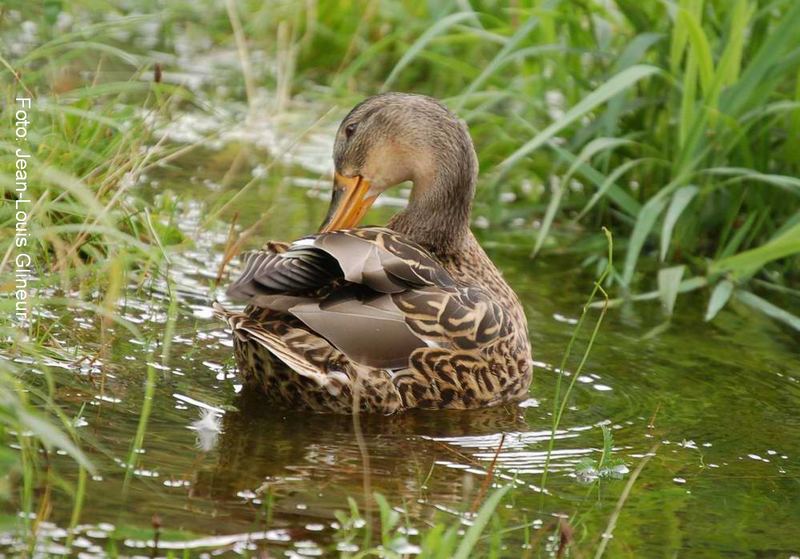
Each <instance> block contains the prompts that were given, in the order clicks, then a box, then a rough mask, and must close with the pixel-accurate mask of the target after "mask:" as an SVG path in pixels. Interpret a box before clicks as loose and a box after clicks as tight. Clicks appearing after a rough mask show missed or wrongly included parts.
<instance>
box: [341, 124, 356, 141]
mask: <svg viewBox="0 0 800 559" xmlns="http://www.w3.org/2000/svg"><path fill="white" fill-rule="evenodd" d="M356 127H358V124H356V123H355V122H351V123H350V124H348V125H347V126H345V128H344V135H345V136H346V137H347V138H348V139H350V137H351V136H352V135H353V134H355V132H356Z"/></svg>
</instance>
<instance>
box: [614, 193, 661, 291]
mask: <svg viewBox="0 0 800 559" xmlns="http://www.w3.org/2000/svg"><path fill="white" fill-rule="evenodd" d="M663 192H665V191H663V190H662V191H661V192H660V193H659V194H657V195H656V196H654V197H653V198H651V199H650V200H649V201H648V202H647V203H646V204H645V205H644V206H643V207H642V211H641V212H639V217H638V218H637V219H636V225H634V226H633V232H632V233H631V238H630V241H629V242H628V251H627V253H626V254H625V265H624V267H623V271H622V284H623V285H625V286H629V285H630V283H631V279H633V272H634V270H635V269H636V262H637V261H638V260H639V253H641V251H642V247H644V243H645V241H646V240H647V237H648V235H650V232H651V231H652V230H653V227H654V226H655V224H656V220H657V219H658V216H659V215H660V214H661V211H662V210H663V209H664V206H666V205H667V201H666V199H665V198H664V196H661V193H663Z"/></svg>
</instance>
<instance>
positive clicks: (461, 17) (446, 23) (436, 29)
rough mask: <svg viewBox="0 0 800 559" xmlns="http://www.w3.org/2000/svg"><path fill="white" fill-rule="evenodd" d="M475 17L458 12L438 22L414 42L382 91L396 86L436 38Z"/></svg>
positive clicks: (469, 13)
mask: <svg viewBox="0 0 800 559" xmlns="http://www.w3.org/2000/svg"><path fill="white" fill-rule="evenodd" d="M474 17H475V14H473V13H471V12H457V13H455V14H450V15H449V16H446V17H443V18H442V19H440V20H439V21H437V22H436V23H435V24H434V25H432V26H431V27H430V28H429V29H427V30H426V31H425V32H424V33H423V34H422V35H420V36H419V38H418V39H417V40H416V41H414V44H413V45H411V46H410V47H409V48H408V50H406V52H405V54H404V55H403V56H402V58H400V60H398V61H397V64H395V66H394V68H392V71H391V72H389V76H388V77H387V78H386V81H384V82H383V86H382V87H381V91H388V89H389V88H390V87H391V86H392V84H394V81H395V80H396V79H397V77H398V76H399V75H400V72H402V71H403V69H404V68H405V67H406V66H408V64H409V63H410V62H411V61H412V60H414V58H415V57H416V56H417V55H418V54H419V53H420V52H421V51H422V50H423V49H424V48H425V47H426V46H427V45H428V43H430V42H431V41H432V40H433V39H434V38H436V37H437V36H438V35H440V34H442V33H444V32H445V31H447V30H448V29H449V28H450V27H452V26H454V25H456V24H457V23H461V22H462V21H466V20H468V19H472V18H474Z"/></svg>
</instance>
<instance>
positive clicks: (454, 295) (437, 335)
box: [215, 93, 531, 413]
mask: <svg viewBox="0 0 800 559" xmlns="http://www.w3.org/2000/svg"><path fill="white" fill-rule="evenodd" d="M333 159H334V163H335V167H336V173H335V178H334V184H333V197H332V200H331V205H330V209H329V211H328V215H327V217H326V218H325V222H324V223H323V225H322V227H321V228H320V232H319V233H318V234H316V235H312V236H310V237H305V238H303V239H300V240H298V241H295V242H294V243H292V244H286V243H274V242H273V243H267V245H266V246H265V247H264V248H263V249H262V250H260V251H257V252H255V253H251V255H250V256H249V258H247V260H246V264H245V269H244V272H243V273H242V275H241V277H239V279H237V280H236V281H235V282H234V283H233V284H232V285H231V286H230V288H229V289H228V294H229V295H230V297H232V298H233V299H238V300H241V301H244V302H247V303H248V307H247V308H246V309H245V310H244V312H232V311H228V310H226V309H224V308H223V307H221V306H220V305H217V304H215V308H216V310H217V313H218V314H219V315H220V316H221V317H223V318H224V319H225V320H226V321H227V323H228V325H229V326H230V328H231V330H232V331H233V336H234V348H235V354H236V361H237V363H238V366H239V369H240V371H241V374H242V376H243V377H244V379H245V380H246V381H247V382H248V383H249V384H251V385H254V386H256V387H257V388H259V389H260V390H262V391H263V392H264V393H265V394H266V395H267V396H268V397H270V398H272V399H274V400H276V401H279V402H282V403H285V404H287V405H289V406H300V407H304V408H310V409H312V410H316V411H331V412H340V413H349V412H352V411H353V410H361V411H374V412H383V413H394V412H397V411H401V410H405V409H409V408H451V409H465V408H477V407H481V406H492V405H497V404H501V403H504V402H511V401H514V400H519V399H522V398H524V397H526V395H527V393H528V386H529V385H530V382H531V365H530V358H531V353H530V343H529V342H528V327H527V323H526V320H525V314H524V312H523V310H522V305H520V302H519V299H517V297H516V295H515V294H514V292H513V291H512V290H511V288H510V287H509V286H508V284H507V283H506V282H505V281H504V280H503V278H502V276H501V275H500V273H499V272H498V271H497V268H495V267H494V265H493V264H492V262H491V260H489V257H488V256H486V253H485V252H484V251H483V249H482V248H481V247H480V245H479V244H478V241H477V240H476V239H475V237H474V236H473V234H472V232H471V231H470V228H469V217H470V208H471V205H472V198H473V194H474V192H475V182H476V179H477V174H478V161H477V157H476V156H475V149H474V148H473V145H472V140H471V139H470V136H469V132H468V131H467V127H466V125H465V124H464V123H463V122H461V121H460V120H459V119H458V118H457V117H456V116H455V115H454V114H453V113H451V112H450V111H449V110H448V109H447V108H446V107H445V106H444V105H442V104H441V103H439V102H438V101H436V100H435V99H432V98H430V97H424V96H421V95H410V94H403V93H387V94H383V95H377V96H375V97H370V98H369V99H367V100H365V101H363V102H362V103H361V104H359V105H357V106H356V107H355V108H354V109H353V110H352V111H350V113H349V114H348V115H347V116H346V117H345V119H344V121H342V123H341V125H340V126H339V130H338V132H337V134H336V142H335V145H334V149H333ZM404 181H412V182H413V184H414V186H413V189H412V190H411V197H410V199H409V202H408V206H407V207H406V209H405V210H403V211H401V212H400V213H398V214H397V215H395V216H394V217H393V218H392V219H391V220H390V221H389V224H388V226H387V227H362V228H356V227H357V225H358V224H359V222H360V221H361V218H362V217H363V216H364V214H365V213H366V211H367V209H368V208H369V207H370V205H371V204H372V203H373V202H374V201H375V199H376V198H377V197H378V196H379V195H380V194H381V193H382V192H383V191H384V190H386V189H388V188H389V187H391V186H394V185H397V184H399V183H401V182H404ZM273 357H277V359H278V360H279V362H281V363H279V362H276V361H273ZM283 365H285V366H283Z"/></svg>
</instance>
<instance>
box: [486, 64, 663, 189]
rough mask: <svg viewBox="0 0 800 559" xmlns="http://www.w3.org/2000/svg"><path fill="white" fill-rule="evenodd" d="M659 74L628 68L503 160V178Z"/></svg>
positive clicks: (643, 67) (649, 69)
mask: <svg viewBox="0 0 800 559" xmlns="http://www.w3.org/2000/svg"><path fill="white" fill-rule="evenodd" d="M660 72H661V70H659V69H658V68H656V67H655V66H648V65H644V64H639V65H636V66H631V67H630V68H627V69H625V70H623V71H622V72H620V73H619V74H617V75H615V76H614V77H612V78H611V79H610V80H608V81H607V82H605V83H604V84H603V85H601V86H600V87H598V88H597V89H595V90H594V91H592V92H591V93H590V94H589V95H587V96H586V97H584V98H583V99H582V100H581V101H580V102H579V103H578V104H577V105H575V106H574V107H572V108H571V109H570V110H568V111H567V112H566V113H565V114H564V116H563V117H561V118H560V119H558V120H557V121H555V122H553V123H552V124H550V126H548V127H547V128H545V129H544V130H542V131H541V132H540V133H538V134H537V135H536V136H534V137H533V138H531V139H530V140H528V141H527V142H525V144H523V145H522V146H521V147H520V148H518V149H517V150H516V151H514V153H512V154H511V155H509V156H508V157H507V158H506V159H504V160H503V161H502V162H501V163H500V164H499V165H498V169H499V170H500V173H501V174H503V173H505V172H507V171H508V170H509V169H511V167H513V166H514V165H516V164H517V163H518V162H519V161H521V160H522V159H523V158H525V157H527V156H528V155H529V154H530V153H532V152H533V151H535V150H536V149H538V148H539V147H541V146H542V145H543V144H544V143H545V142H547V141H548V140H549V139H551V138H552V137H553V136H555V135H556V134H557V133H558V132H560V131H561V130H563V129H564V128H566V127H567V126H569V125H570V124H572V123H573V122H575V121H576V120H578V119H580V118H581V117H583V116H584V115H586V114H587V113H589V112H591V111H592V110H593V109H595V108H596V107H597V106H599V105H601V104H603V103H605V102H606V101H608V100H609V99H610V98H611V97H614V96H615V95H617V94H618V93H620V92H622V91H625V90H626V89H628V88H630V87H632V86H633V85H634V84H636V83H637V82H639V81H641V80H643V79H645V78H648V77H650V76H653V75H655V74H658V73H660Z"/></svg>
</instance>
